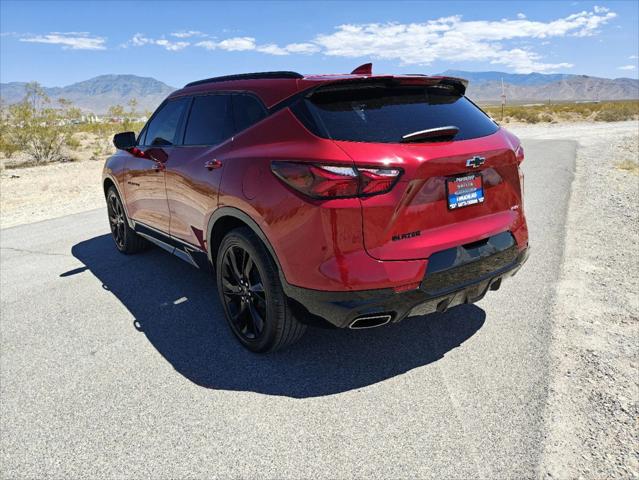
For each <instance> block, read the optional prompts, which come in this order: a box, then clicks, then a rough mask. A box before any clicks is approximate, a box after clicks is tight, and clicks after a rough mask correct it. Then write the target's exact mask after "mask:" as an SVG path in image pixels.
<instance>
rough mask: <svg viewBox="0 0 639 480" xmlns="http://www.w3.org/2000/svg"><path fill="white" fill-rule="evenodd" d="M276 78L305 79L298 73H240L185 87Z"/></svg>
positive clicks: (208, 79)
mask: <svg viewBox="0 0 639 480" xmlns="http://www.w3.org/2000/svg"><path fill="white" fill-rule="evenodd" d="M275 78H304V76H303V75H301V74H299V73H297V72H286V71H282V72H256V73H240V74H238V75H225V76H223V77H212V78H205V79H204V80H198V81H196V82H191V83H187V84H186V85H184V87H185V88H186V87H192V86H194V85H202V84H205V83H215V82H230V81H232V80H264V79H275Z"/></svg>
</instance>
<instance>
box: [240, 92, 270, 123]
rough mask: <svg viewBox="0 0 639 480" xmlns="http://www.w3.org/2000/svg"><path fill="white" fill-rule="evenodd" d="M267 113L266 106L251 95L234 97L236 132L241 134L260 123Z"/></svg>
mask: <svg viewBox="0 0 639 480" xmlns="http://www.w3.org/2000/svg"><path fill="white" fill-rule="evenodd" d="M266 115H267V113H266V110H265V108H264V106H263V105H262V104H261V103H260V102H259V101H258V100H257V99H256V98H255V97H252V96H250V95H233V119H234V120H235V131H236V132H241V131H242V130H246V129H247V128H249V127H250V126H251V125H253V124H255V123H257V122H259V121H260V120H262V119H263V118H264V117H266Z"/></svg>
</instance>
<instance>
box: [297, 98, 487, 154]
mask: <svg viewBox="0 0 639 480" xmlns="http://www.w3.org/2000/svg"><path fill="white" fill-rule="evenodd" d="M294 111H295V112H296V114H297V115H298V117H300V120H302V121H303V122H304V123H305V124H306V125H307V126H308V127H309V128H310V129H311V130H312V131H313V132H314V133H316V134H317V135H319V136H323V137H327V138H333V139H335V140H349V141H356V142H382V143H395V142H399V141H400V140H401V139H402V136H404V135H406V134H408V133H412V132H416V131H419V130H426V129H430V128H437V127H445V126H449V125H453V126H456V127H457V128H459V133H458V134H457V135H456V136H455V138H454V140H466V139H469V138H477V137H483V136H486V135H490V134H492V133H494V132H496V131H497V129H498V127H497V125H495V123H494V122H493V121H492V120H490V118H488V117H487V116H486V115H485V114H484V113H483V112H482V111H481V110H480V109H479V108H477V107H476V106H475V105H473V103H472V102H470V101H469V100H468V99H467V98H466V97H463V96H460V95H457V94H456V93H454V92H453V91H452V90H450V89H445V88H438V87H413V86H387V85H375V86H362V87H359V86H358V87H350V88H348V89H340V90H333V91H330V90H329V91H325V92H321V91H319V92H318V93H316V94H315V95H313V97H312V98H311V99H310V100H304V101H303V103H302V104H300V105H298V106H297V107H296V108H295V109H294Z"/></svg>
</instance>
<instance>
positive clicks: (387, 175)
mask: <svg viewBox="0 0 639 480" xmlns="http://www.w3.org/2000/svg"><path fill="white" fill-rule="evenodd" d="M271 170H272V171H273V173H274V174H275V175H276V176H277V177H278V178H280V179H281V180H282V181H283V182H285V183H286V184H287V185H289V186H291V187H293V188H294V189H295V190H297V191H299V192H302V193H303V194H305V195H308V196H309V197H313V198H344V197H359V196H368V195H378V194H381V193H385V192H388V191H389V190H390V189H391V188H393V185H395V182H396V181H397V180H398V179H399V177H400V175H401V170H400V169H398V168H387V167H385V168H372V167H366V168H355V167H348V166H337V165H323V164H317V163H298V162H285V161H276V162H273V163H272V164H271Z"/></svg>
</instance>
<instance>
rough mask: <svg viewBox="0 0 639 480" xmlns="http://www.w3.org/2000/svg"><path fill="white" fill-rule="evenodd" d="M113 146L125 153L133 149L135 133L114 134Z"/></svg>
mask: <svg viewBox="0 0 639 480" xmlns="http://www.w3.org/2000/svg"><path fill="white" fill-rule="evenodd" d="M113 145H115V148H117V149H120V150H126V151H127V152H128V151H130V150H131V149H132V148H133V147H135V133H133V132H122V133H116V134H115V136H114V137H113Z"/></svg>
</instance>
